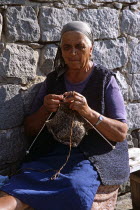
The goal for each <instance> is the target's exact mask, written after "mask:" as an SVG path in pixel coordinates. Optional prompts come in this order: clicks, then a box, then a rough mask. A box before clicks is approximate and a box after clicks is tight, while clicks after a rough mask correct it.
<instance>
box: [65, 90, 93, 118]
mask: <svg viewBox="0 0 140 210" xmlns="http://www.w3.org/2000/svg"><path fill="white" fill-rule="evenodd" d="M63 101H64V102H66V103H70V106H69V108H70V109H72V110H75V111H77V112H79V114H80V115H82V116H84V117H85V116H86V115H87V114H88V113H89V112H90V107H89V106H88V103H87V100H86V98H85V97H84V96H83V95H81V94H80V93H77V92H75V91H69V92H65V93H64V100H63Z"/></svg>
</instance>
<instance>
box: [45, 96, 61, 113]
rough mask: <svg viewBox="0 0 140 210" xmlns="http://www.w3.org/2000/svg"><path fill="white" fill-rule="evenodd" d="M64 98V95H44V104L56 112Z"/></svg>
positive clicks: (49, 110)
mask: <svg viewBox="0 0 140 210" xmlns="http://www.w3.org/2000/svg"><path fill="white" fill-rule="evenodd" d="M63 99H64V96H63V95H55V94H48V95H46V96H45V97H44V104H43V105H44V106H45V108H46V110H47V111H48V112H56V111H57V109H58V107H59V106H60V103H61V101H62V100H63Z"/></svg>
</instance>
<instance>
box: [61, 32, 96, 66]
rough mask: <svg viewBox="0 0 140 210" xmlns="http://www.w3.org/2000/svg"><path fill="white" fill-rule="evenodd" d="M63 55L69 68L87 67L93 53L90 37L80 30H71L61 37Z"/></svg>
mask: <svg viewBox="0 0 140 210" xmlns="http://www.w3.org/2000/svg"><path fill="white" fill-rule="evenodd" d="M61 50H62V56H63V59H64V61H65V63H66V64H67V66H68V68H69V69H75V70H76V69H77V70H80V69H87V68H88V67H89V60H90V57H91V54H92V45H91V42H90V40H89V39H88V37H86V36H85V35H84V34H82V33H80V32H75V31H69V32H66V33H64V34H63V36H62V39H61Z"/></svg>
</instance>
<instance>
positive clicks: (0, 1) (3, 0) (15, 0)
mask: <svg viewBox="0 0 140 210" xmlns="http://www.w3.org/2000/svg"><path fill="white" fill-rule="evenodd" d="M6 4H8V5H9V4H11V5H14V4H15V5H18V4H19V5H24V4H25V0H0V5H6Z"/></svg>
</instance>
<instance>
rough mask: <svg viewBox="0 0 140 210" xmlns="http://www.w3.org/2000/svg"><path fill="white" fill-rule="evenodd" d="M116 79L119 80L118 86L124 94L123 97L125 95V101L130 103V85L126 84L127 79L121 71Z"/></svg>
mask: <svg viewBox="0 0 140 210" xmlns="http://www.w3.org/2000/svg"><path fill="white" fill-rule="evenodd" d="M116 79H117V83H118V85H119V87H120V90H121V92H122V95H123V98H124V100H125V101H128V97H129V87H128V84H127V82H126V78H125V77H124V75H122V74H121V73H120V72H119V71H117V73H116Z"/></svg>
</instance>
